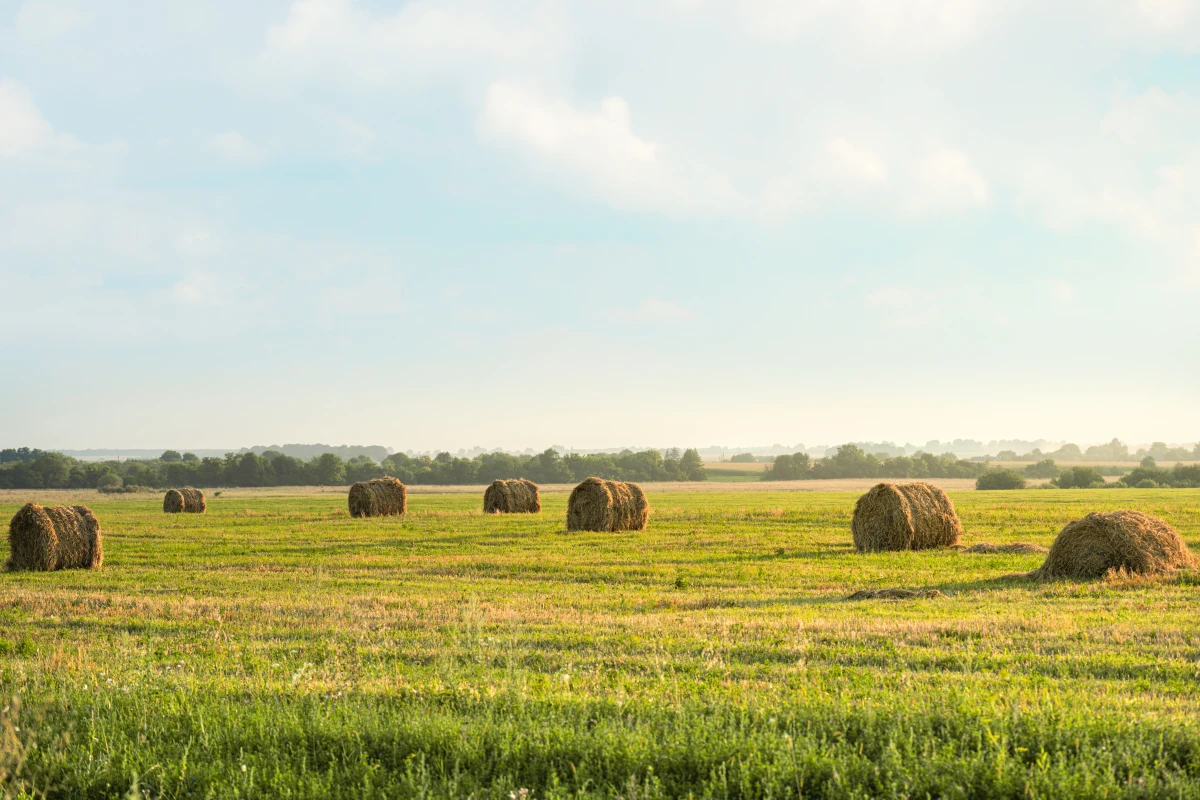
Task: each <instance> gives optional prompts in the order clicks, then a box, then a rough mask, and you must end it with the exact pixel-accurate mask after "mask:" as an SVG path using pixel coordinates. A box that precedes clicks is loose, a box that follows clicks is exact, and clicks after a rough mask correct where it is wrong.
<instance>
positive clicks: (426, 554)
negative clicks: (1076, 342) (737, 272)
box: [0, 489, 1200, 800]
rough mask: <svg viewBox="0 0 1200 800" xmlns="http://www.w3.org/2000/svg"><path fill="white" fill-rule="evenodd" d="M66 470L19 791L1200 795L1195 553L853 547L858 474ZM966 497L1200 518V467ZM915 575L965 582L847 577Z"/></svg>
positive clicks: (31, 594) (989, 527)
mask: <svg viewBox="0 0 1200 800" xmlns="http://www.w3.org/2000/svg"><path fill="white" fill-rule="evenodd" d="M27 494H28V493H27ZM38 494H39V495H40V497H39V500H40V501H41V502H61V501H62V500H61V498H56V497H55V496H54V493H51V492H43V493H38ZM66 497H69V498H70V499H71V500H72V501H73V502H79V501H84V502H87V503H88V504H90V505H91V506H92V507H93V509H94V510H95V511H96V513H97V516H98V517H99V518H100V519H101V521H102V523H103V524H104V528H105V566H104V568H103V569H102V570H99V571H92V572H85V571H76V572H64V573H51V574H31V573H15V574H0V694H2V695H3V697H4V698H6V699H5V700H4V701H3V706H2V707H3V709H4V710H3V713H2V716H3V720H2V722H3V730H0V775H3V774H4V772H5V770H8V771H9V772H10V773H11V772H12V771H14V770H15V771H16V776H15V777H14V776H13V775H11V774H10V775H9V776H8V777H6V778H2V779H0V780H2V781H3V787H4V791H5V792H6V793H7V794H8V795H10V796H12V795H18V794H19V793H20V792H21V791H22V789H21V787H22V786H24V787H25V791H26V792H27V793H30V792H32V791H43V790H44V791H46V792H47V793H48V794H49V795H50V796H53V797H114V798H115V797H125V796H130V795H131V792H130V789H131V786H133V785H135V783H136V787H137V789H138V791H139V792H140V793H142V795H143V796H149V797H168V798H176V797H178V798H185V797H187V798H191V797H196V798H205V797H281V798H318V797H347V798H349V797H356V798H357V797H414V798H416V797H430V798H432V797H446V798H467V797H474V798H496V799H500V798H504V799H505V800H515V799H516V798H557V797H585V796H586V797H591V796H596V797H614V798H615V797H622V798H626V799H627V800H633V798H657V797H689V796H690V797H713V798H744V797H763V798H767V797H771V798H785V797H796V796H804V797H821V798H850V797H862V798H866V797H897V798H899V797H912V798H915V797H947V798H954V797H963V798H966V797H1013V798H1015V797H1027V796H1034V797H1200V615H1198V614H1197V609H1200V578H1198V577H1197V576H1196V575H1195V574H1191V573H1186V574H1183V575H1180V576H1178V577H1175V578H1172V579H1167V580H1162V581H1158V582H1144V581H1131V580H1124V581H1121V580H1110V581H1106V582H1097V583H1090V584H1080V583H1062V584H1051V585H1037V584H1031V583H1029V582H1027V581H1025V580H1023V579H1021V578H1016V577H1010V576H1011V575H1012V573H1018V572H1023V571H1026V570H1029V569H1031V568H1033V567H1035V566H1037V565H1038V564H1039V563H1040V561H1041V556H1039V555H968V554H964V553H960V552H950V551H945V552H925V553H894V554H875V555H858V554H855V553H854V552H853V551H852V548H851V546H850V536H849V531H848V525H849V520H850V513H851V511H852V508H853V505H854V500H855V497H856V495H855V494H853V493H847V492H828V493H812V492H786V493H783V492H750V491H741V492H712V491H698V492H696V491H693V492H673V493H665V492H651V493H650V495H649V499H650V502H651V504H652V506H653V508H654V511H653V515H652V517H651V522H650V527H649V529H648V530H647V531H645V532H641V533H632V534H590V533H589V534H570V535H568V534H566V533H565V532H564V530H563V519H564V514H565V506H566V495H565V494H562V493H551V494H547V495H545V496H544V498H543V501H544V509H545V510H544V512H543V513H542V514H540V515H535V516H531V517H524V516H514V517H484V516H483V515H482V514H481V513H480V512H479V510H478V509H479V506H480V497H479V496H478V495H474V494H463V493H458V494H449V493H447V494H421V493H414V494H413V495H412V496H411V497H410V514H409V515H408V516H407V517H405V518H403V519H398V518H393V519H376V520H354V519H351V518H349V516H348V515H347V513H346V510H345V495H344V491H343V492H341V493H333V492H327V493H311V494H301V493H292V494H284V495H281V496H255V494H254V493H252V492H244V491H243V492H240V493H231V494H228V495H222V497H216V498H214V497H212V496H211V495H210V502H209V512H208V513H207V514H205V515H203V516H189V515H178V516H166V515H163V514H162V513H161V511H160V502H161V499H160V497H159V496H158V495H153V496H125V497H118V498H107V497H106V498H101V497H100V496H98V495H96V494H95V493H84V494H77V495H67V496H66ZM952 497H953V499H954V501H955V503H956V505H957V506H958V510H959V512H960V514H961V516H962V518H963V522H964V525H965V528H966V531H967V534H966V538H965V540H964V543H966V544H972V543H976V542H981V541H989V542H996V543H1001V542H1012V541H1030V542H1037V543H1041V544H1046V545H1048V544H1049V543H1050V542H1051V541H1052V539H1053V536H1054V534H1055V533H1056V532H1057V531H1058V530H1059V529H1060V528H1061V527H1062V525H1063V524H1064V523H1066V522H1067V521H1069V520H1071V519H1074V518H1077V517H1079V516H1081V515H1083V514H1084V513H1086V512H1088V511H1092V510H1103V509H1112V508H1116V507H1130V508H1136V509H1139V510H1143V511H1146V512H1148V513H1152V514H1157V515H1160V516H1163V517H1165V518H1166V519H1168V520H1169V521H1170V522H1171V523H1173V524H1174V525H1175V526H1176V527H1177V528H1178V529H1179V530H1180V532H1181V533H1182V534H1183V536H1184V538H1185V539H1186V540H1187V541H1188V543H1189V545H1190V546H1191V547H1193V548H1194V549H1197V548H1200V490H1178V489H1177V490H1132V489H1131V490H1127V491H1122V492H1119V493H1118V492H1100V491H1094V490H1093V491H1066V490H1064V491H1055V492H1046V491H1028V492H974V491H971V492H958V493H954V494H952ZM24 499H32V498H31V497H17V496H15V493H6V494H5V495H4V496H0V519H5V520H6V519H8V518H9V517H11V515H12V514H13V513H15V511H16V510H17V508H18V507H19V503H20V502H21V501H23V500H24ZM0 555H6V552H5V551H4V548H0ZM1006 576H1008V577H1006ZM893 586H895V587H907V588H920V589H925V588H931V589H932V588H936V589H939V590H941V591H942V592H944V593H945V594H946V595H947V596H946V597H943V598H937V599H920V600H908V601H848V600H846V599H845V597H846V595H848V594H849V593H851V592H852V591H854V590H857V589H861V588H868V587H893ZM13 698H15V699H13Z"/></svg>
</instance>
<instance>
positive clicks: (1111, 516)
mask: <svg viewBox="0 0 1200 800" xmlns="http://www.w3.org/2000/svg"><path fill="white" fill-rule="evenodd" d="M1194 566H1196V559H1195V557H1194V556H1193V555H1192V554H1191V552H1190V551H1189V550H1188V547H1187V545H1186V544H1185V543H1184V541H1183V539H1182V538H1180V536H1179V533H1178V532H1177V531H1176V530H1175V529H1174V528H1172V527H1171V526H1170V525H1169V524H1167V522H1166V521H1165V520H1162V519H1159V518H1158V517H1152V516H1150V515H1149V514H1143V513H1141V512H1140V511H1112V512H1109V513H1093V514H1088V515H1087V516H1086V517H1084V518H1083V519H1077V520H1075V521H1074V522H1071V523H1068V524H1067V526H1066V527H1065V528H1063V529H1062V531H1061V532H1060V533H1059V534H1058V537H1057V538H1056V539H1055V540H1054V544H1052V545H1050V553H1049V554H1048V555H1047V556H1046V561H1045V562H1044V563H1043V564H1042V566H1040V567H1038V568H1037V569H1035V570H1034V571H1033V572H1031V573H1029V576H1030V577H1032V578H1037V579H1039V580H1060V579H1063V578H1076V579H1089V578H1103V577H1104V576H1105V575H1107V574H1108V573H1109V572H1110V571H1124V572H1127V573H1130V574H1133V575H1170V574H1172V573H1174V572H1175V571H1176V570H1179V569H1185V568H1188V567H1194Z"/></svg>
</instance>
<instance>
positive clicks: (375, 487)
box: [350, 476, 408, 517]
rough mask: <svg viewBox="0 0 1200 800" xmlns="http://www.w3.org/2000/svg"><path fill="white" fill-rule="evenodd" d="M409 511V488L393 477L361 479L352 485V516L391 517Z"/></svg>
mask: <svg viewBox="0 0 1200 800" xmlns="http://www.w3.org/2000/svg"><path fill="white" fill-rule="evenodd" d="M406 511H408V489H406V488H405V486H404V484H403V483H401V482H400V481H398V480H396V479H395V478H392V477H390V476H389V477H387V478H375V479H373V480H369V481H359V482H358V483H356V484H354V485H353V486H351V487H350V516H352V517H390V516H394V515H397V514H403V513H405V512H406Z"/></svg>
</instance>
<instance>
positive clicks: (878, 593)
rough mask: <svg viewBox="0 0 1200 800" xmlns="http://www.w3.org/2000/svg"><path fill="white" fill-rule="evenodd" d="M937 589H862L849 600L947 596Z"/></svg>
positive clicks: (848, 598)
mask: <svg viewBox="0 0 1200 800" xmlns="http://www.w3.org/2000/svg"><path fill="white" fill-rule="evenodd" d="M945 596H946V595H944V594H942V593H941V592H939V591H938V590H937V589H925V590H922V591H917V590H913V589H860V590H859V591H857V592H855V593H854V594H852V595H850V596H849V597H847V598H846V599H847V600H911V599H913V598H915V597H921V598H931V597H945Z"/></svg>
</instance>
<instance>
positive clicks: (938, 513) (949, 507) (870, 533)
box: [850, 483, 962, 552]
mask: <svg viewBox="0 0 1200 800" xmlns="http://www.w3.org/2000/svg"><path fill="white" fill-rule="evenodd" d="M850 531H851V533H852V534H853V535H854V546H855V547H856V548H857V549H858V550H859V551H860V552H864V551H873V550H927V549H929V548H932V547H949V546H951V545H955V544H958V537H960V536H962V522H960V521H959V519H958V514H957V513H955V511H954V505H953V504H952V503H951V502H950V498H949V497H947V496H946V493H945V492H943V491H942V490H941V489H939V488H938V487H936V486H934V485H932V484H929V483H899V484H896V483H881V484H879V485H877V486H875V487H874V488H873V489H871V491H869V492H867V493H866V494H864V495H863V496H862V497H860V498H858V503H857V505H855V506H854V519H853V520H851V522H850Z"/></svg>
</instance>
